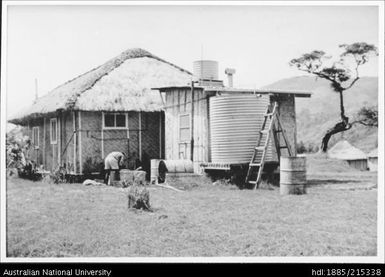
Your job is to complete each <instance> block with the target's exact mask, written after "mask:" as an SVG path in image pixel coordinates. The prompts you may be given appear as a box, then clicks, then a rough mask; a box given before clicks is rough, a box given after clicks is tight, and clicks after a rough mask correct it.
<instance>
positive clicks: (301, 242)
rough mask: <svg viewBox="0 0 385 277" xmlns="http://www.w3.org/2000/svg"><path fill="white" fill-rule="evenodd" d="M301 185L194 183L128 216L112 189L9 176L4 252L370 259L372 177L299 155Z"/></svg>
mask: <svg viewBox="0 0 385 277" xmlns="http://www.w3.org/2000/svg"><path fill="white" fill-rule="evenodd" d="M308 180H309V188H308V193H307V194H306V195H299V196H298V195H290V196H280V194H279V189H275V190H257V191H250V190H238V189H236V188H234V187H233V186H229V185H227V186H225V185H222V186H213V185H212V184H211V182H208V181H207V179H204V178H202V179H194V180H191V179H189V180H185V181H184V183H188V184H195V185H190V186H189V189H188V190H186V191H185V192H182V193H180V192H175V191H172V190H168V189H164V188H158V187H150V196H151V199H150V202H151V205H152V207H153V208H154V209H155V211H154V212H153V213H150V212H143V211H133V210H128V209H127V197H126V191H125V189H121V188H114V187H105V186H99V187H98V186H83V185H81V184H63V185H54V184H48V183H44V182H32V181H27V180H23V179H19V178H14V179H9V180H8V182H7V255H8V256H9V257H73V256H83V257H106V256H109V257H133V256H136V257H138V256H162V257H164V256H172V257H176V256H177V257H180V256H319V255H322V256H329V255H331V256H340V255H343V256H356V255H359V256H361V255H363V256H374V255H376V248H377V235H376V234H377V223H376V221H377V220H376V218H377V189H376V184H377V174H376V173H371V172H359V171H355V170H353V169H349V168H348V167H347V166H346V165H345V164H343V163H341V162H337V161H327V160H325V158H315V157H309V158H308ZM174 185H178V184H177V183H174Z"/></svg>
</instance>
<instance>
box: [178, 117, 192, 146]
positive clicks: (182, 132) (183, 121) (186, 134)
mask: <svg viewBox="0 0 385 277" xmlns="http://www.w3.org/2000/svg"><path fill="white" fill-rule="evenodd" d="M190 132H191V131H190V114H181V115H180V116H179V141H190V139H191V134H190Z"/></svg>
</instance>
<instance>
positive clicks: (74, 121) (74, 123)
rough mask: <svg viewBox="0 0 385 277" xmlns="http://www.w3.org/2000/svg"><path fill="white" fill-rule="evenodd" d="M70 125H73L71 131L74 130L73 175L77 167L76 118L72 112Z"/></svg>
mask: <svg viewBox="0 0 385 277" xmlns="http://www.w3.org/2000/svg"><path fill="white" fill-rule="evenodd" d="M72 123H73V124H72V125H73V129H74V132H75V134H74V151H73V152H74V153H73V154H74V156H73V168H74V173H75V174H76V173H77V166H76V140H77V133H76V116H75V112H74V111H73V112H72Z"/></svg>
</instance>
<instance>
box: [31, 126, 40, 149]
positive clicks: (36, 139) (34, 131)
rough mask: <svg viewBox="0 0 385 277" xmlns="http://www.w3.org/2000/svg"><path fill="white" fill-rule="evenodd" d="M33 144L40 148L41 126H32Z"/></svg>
mask: <svg viewBox="0 0 385 277" xmlns="http://www.w3.org/2000/svg"><path fill="white" fill-rule="evenodd" d="M32 144H33V145H34V146H35V149H39V127H33V128H32Z"/></svg>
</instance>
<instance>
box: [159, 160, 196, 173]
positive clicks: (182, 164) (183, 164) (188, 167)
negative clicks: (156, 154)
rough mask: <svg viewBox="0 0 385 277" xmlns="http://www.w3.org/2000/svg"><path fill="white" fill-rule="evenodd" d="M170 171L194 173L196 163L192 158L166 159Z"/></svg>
mask: <svg viewBox="0 0 385 277" xmlns="http://www.w3.org/2000/svg"><path fill="white" fill-rule="evenodd" d="M164 163H165V164H166V167H167V171H168V172H169V173H193V172H194V164H193V162H192V161H191V160H164Z"/></svg>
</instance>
